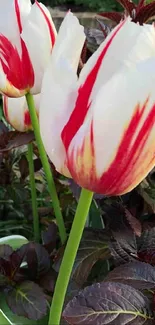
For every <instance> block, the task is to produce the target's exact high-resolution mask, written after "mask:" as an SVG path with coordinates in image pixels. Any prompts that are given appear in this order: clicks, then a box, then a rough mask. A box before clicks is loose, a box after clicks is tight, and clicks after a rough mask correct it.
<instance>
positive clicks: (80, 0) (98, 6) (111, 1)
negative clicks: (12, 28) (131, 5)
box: [42, 0, 152, 11]
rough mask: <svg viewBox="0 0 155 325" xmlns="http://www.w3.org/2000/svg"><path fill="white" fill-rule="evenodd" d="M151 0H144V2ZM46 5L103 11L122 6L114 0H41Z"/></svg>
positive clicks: (119, 9)
mask: <svg viewBox="0 0 155 325" xmlns="http://www.w3.org/2000/svg"><path fill="white" fill-rule="evenodd" d="M151 1H152V0H146V3H149V2H151ZM42 2H43V3H44V4H45V5H46V6H50V7H55V6H67V7H71V8H72V7H74V6H75V10H80V9H81V10H82V11H85V10H86V11H89V10H97V11H100V10H103V11H112V10H114V11H121V10H122V7H121V6H120V4H119V3H118V2H117V1H116V0H98V1H96V0H42ZM133 2H135V3H138V0H133Z"/></svg>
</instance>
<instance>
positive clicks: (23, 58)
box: [0, 0, 56, 97]
mask: <svg viewBox="0 0 155 325" xmlns="http://www.w3.org/2000/svg"><path fill="white" fill-rule="evenodd" d="M1 2H2V3H1V10H0V92H1V93H3V94H5V95H7V96H9V97H20V96H23V95H25V94H26V93H27V92H31V93H32V94H37V93H39V92H40V90H41V83H42V78H43V74H44V69H45V67H46V65H47V63H48V60H49V57H50V54H51V50H52V47H53V45H54V42H55V37H56V30H55V27H54V24H53V22H52V18H51V16H50V13H49V11H48V10H47V8H46V7H45V6H44V5H43V4H42V3H39V2H37V1H35V3H34V4H33V5H31V1H30V0H4V1H1Z"/></svg>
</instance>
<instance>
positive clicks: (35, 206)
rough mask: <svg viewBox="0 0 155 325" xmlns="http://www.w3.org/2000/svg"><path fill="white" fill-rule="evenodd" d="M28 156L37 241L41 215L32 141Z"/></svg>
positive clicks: (36, 239)
mask: <svg viewBox="0 0 155 325" xmlns="http://www.w3.org/2000/svg"><path fill="white" fill-rule="evenodd" d="M27 157H28V162H29V172H30V186H31V198H32V212H33V229H34V239H35V241H36V242H39V239H40V230H39V215H38V205H37V194H36V184H35V176H34V164H33V146H32V143H30V144H29V145H28V153H27Z"/></svg>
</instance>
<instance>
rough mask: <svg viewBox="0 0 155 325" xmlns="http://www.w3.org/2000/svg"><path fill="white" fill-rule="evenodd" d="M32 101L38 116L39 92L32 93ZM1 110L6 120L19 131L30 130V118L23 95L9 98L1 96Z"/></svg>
mask: <svg viewBox="0 0 155 325" xmlns="http://www.w3.org/2000/svg"><path fill="white" fill-rule="evenodd" d="M33 97H34V103H35V109H36V113H37V116H38V117H39V105H40V94H37V95H34V96H33ZM3 112H4V116H5V118H6V120H7V122H8V123H9V124H10V125H11V126H13V128H14V129H16V130H17V131H20V132H26V131H29V130H32V124H31V118H30V113H29V109H28V106H27V101H26V98H25V96H23V97H20V98H10V97H7V96H3Z"/></svg>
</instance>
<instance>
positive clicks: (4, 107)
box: [3, 96, 9, 122]
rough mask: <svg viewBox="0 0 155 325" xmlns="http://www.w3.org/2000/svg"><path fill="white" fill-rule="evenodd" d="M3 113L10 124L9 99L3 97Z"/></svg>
mask: <svg viewBox="0 0 155 325" xmlns="http://www.w3.org/2000/svg"><path fill="white" fill-rule="evenodd" d="M3 112H4V116H5V118H6V120H7V121H8V122H9V114H8V97H7V96H4V97H3Z"/></svg>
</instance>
